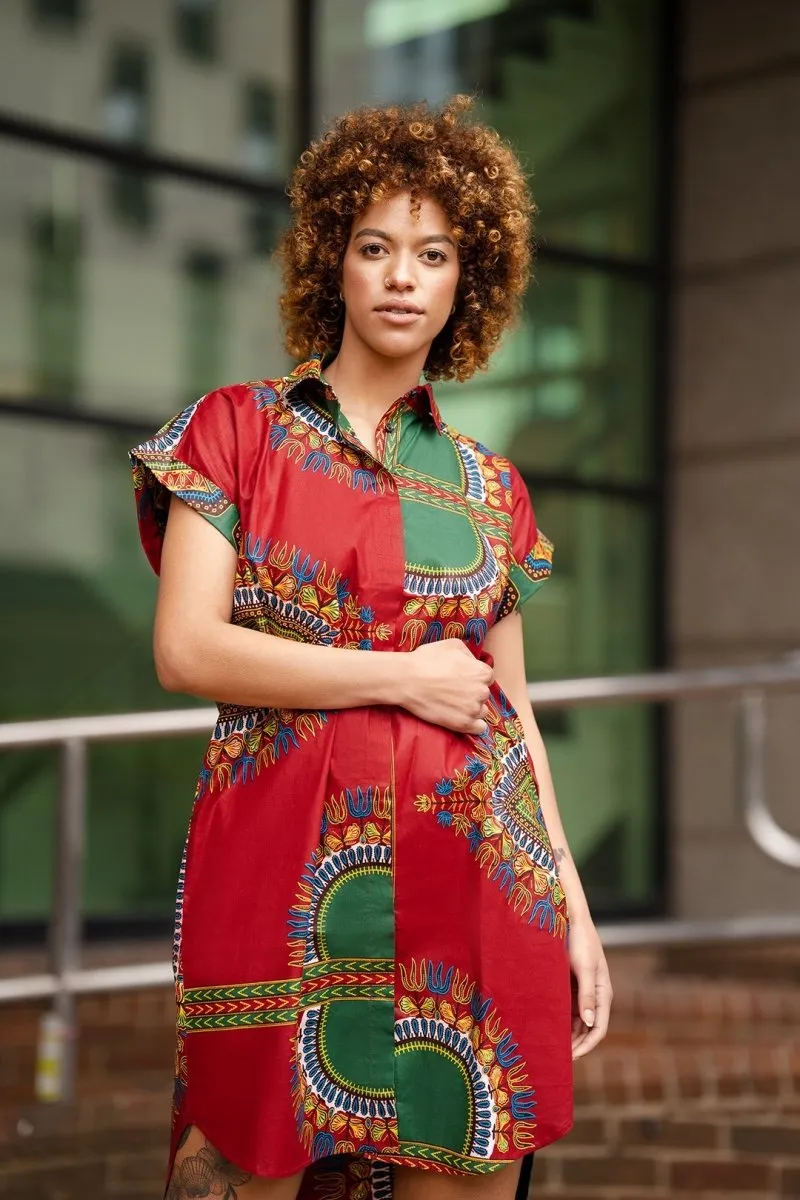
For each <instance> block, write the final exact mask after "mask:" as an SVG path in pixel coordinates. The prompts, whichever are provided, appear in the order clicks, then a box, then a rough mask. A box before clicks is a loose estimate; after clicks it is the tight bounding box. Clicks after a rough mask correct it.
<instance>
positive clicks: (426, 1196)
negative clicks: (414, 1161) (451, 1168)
mask: <svg viewBox="0 0 800 1200" xmlns="http://www.w3.org/2000/svg"><path fill="white" fill-rule="evenodd" d="M521 1168H522V1159H519V1160H518V1161H517V1162H513V1163H509V1165H508V1166H507V1167H501V1168H500V1170H499V1171H494V1172H493V1173H492V1174H491V1175H442V1174H441V1173H440V1172H438V1171H426V1170H420V1169H419V1168H417V1167H395V1174H394V1181H395V1182H394V1196H393V1200H514V1196H515V1193H516V1190H517V1183H518V1182H519V1173H520V1170H521Z"/></svg>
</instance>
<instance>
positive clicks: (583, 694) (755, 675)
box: [0, 654, 800, 1099]
mask: <svg viewBox="0 0 800 1200" xmlns="http://www.w3.org/2000/svg"><path fill="white" fill-rule="evenodd" d="M790 690H800V654H794V655H790V656H788V657H787V658H786V659H784V660H782V661H779V662H771V663H758V664H754V665H750V666H736V667H708V668H702V669H698V670H684V671H663V672H653V673H649V674H639V675H618V676H599V677H593V678H584V679H564V680H554V681H551V682H544V683H531V684H529V685H528V695H529V697H530V699H531V702H532V703H533V706H534V708H536V709H543V708H551V709H552V708H559V709H565V708H574V707H577V706H585V705H595V704H626V703H646V702H655V703H658V702H665V701H669V702H674V701H676V700H685V699H693V698H698V697H701V696H710V695H738V697H739V708H738V723H737V745H738V749H739V754H740V770H739V772H738V778H739V781H740V783H739V802H740V809H741V814H742V817H743V820H744V823H745V826H746V828H747V830H748V832H749V834H750V836H751V838H752V839H753V841H754V842H755V844H756V845H757V846H758V847H759V849H761V850H762V851H763V852H764V853H765V854H766V855H768V856H769V857H770V858H771V859H772V860H773V861H775V862H778V863H781V864H782V865H783V866H787V867H791V868H793V869H798V870H800V837H797V836H795V835H794V834H791V833H789V832H788V831H787V830H785V829H783V828H782V827H781V826H780V825H779V824H778V822H777V821H776V820H775V817H774V816H773V814H772V813H771V811H770V809H769V806H768V804H767V800H766V788H765V784H764V747H765V733H766V709H765V693H766V692H775V691H790ZM216 719H217V711H216V709H214V708H209V707H202V708H201V707H196V708H185V709H177V710H175V709H173V710H170V711H156V712H142V713H119V714H112V715H108V716H92V717H63V718H56V719H51V720H37V721H16V722H11V723H6V724H0V750H2V749H30V748H32V747H34V746H38V747H43V746H57V747H59V750H60V767H59V803H58V814H57V816H58V853H57V855H56V877H55V887H54V892H53V906H52V920H51V927H50V931H51V946H50V954H51V966H52V969H51V971H50V972H48V973H45V974H39V975H27V976H24V977H12V978H5V979H0V1003H2V1002H4V1001H6V1002H11V1001H20V1000H31V999H41V998H45V997H52V998H53V1001H54V1005H53V1011H54V1013H55V1015H56V1017H57V1019H58V1021H59V1022H60V1025H61V1028H62V1029H63V1030H64V1031H65V1035H64V1037H63V1046H62V1050H61V1053H62V1055H63V1062H62V1064H61V1069H60V1080H59V1088H58V1097H57V1098H59V1099H66V1098H69V1097H70V1096H71V1095H72V1093H73V1089H74V1069H75V1057H74V1055H75V1039H74V1037H72V1036H70V1033H71V1032H72V1031H73V1029H74V1023H75V998H76V996H77V995H79V994H83V993H87V992H106V991H122V990H125V989H129V988H139V987H161V986H165V985H168V984H169V982H170V980H171V978H172V975H171V968H170V965H169V963H166V962H156V963H142V964H135V965H134V964H132V965H126V966H118V967H104V968H81V966H80V952H81V913H80V897H81V893H82V884H83V859H84V850H85V834H86V830H85V806H86V792H87V751H88V747H89V746H90V745H92V744H95V743H98V742H111V741H132V740H140V739H150V738H159V737H173V736H176V735H188V734H197V733H206V734H207V733H208V732H209V730H210V729H211V728H213V725H214V723H215V721H216ZM600 932H601V935H602V937H603V941H604V943H605V944H606V945H607V946H632V945H667V944H670V943H675V942H684V941H702V940H727V939H734V938H748V937H755V936H758V937H765V936H774V937H779V936H800V915H797V916H795V915H794V914H788V915H771V916H756V917H748V918H735V919H733V920H727V921H669V920H667V921H646V922H636V923H630V924H625V925H606V926H604V927H601V931H600Z"/></svg>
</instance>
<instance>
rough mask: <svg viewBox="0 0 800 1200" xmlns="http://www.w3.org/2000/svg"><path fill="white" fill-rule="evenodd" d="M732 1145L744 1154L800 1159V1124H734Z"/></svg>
mask: <svg viewBox="0 0 800 1200" xmlns="http://www.w3.org/2000/svg"><path fill="white" fill-rule="evenodd" d="M731 1146H732V1147H733V1149H734V1150H738V1151H740V1152H741V1153H743V1154H767V1155H770V1156H774V1157H779V1158H797V1159H798V1160H800V1125H785V1126H783V1127H780V1126H775V1125H734V1127H733V1129H732V1130H731Z"/></svg>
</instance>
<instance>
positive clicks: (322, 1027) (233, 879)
mask: <svg viewBox="0 0 800 1200" xmlns="http://www.w3.org/2000/svg"><path fill="white" fill-rule="evenodd" d="M377 444H378V457H377V458H374V457H373V456H372V455H371V454H369V453H368V452H367V451H366V449H365V448H364V447H363V445H362V444H361V443H360V442H359V441H358V439H357V438H356V436H355V434H354V432H353V430H352V428H351V427H350V425H349V424H348V422H347V421H346V419H345V417H344V415H343V414H342V413H341V412H340V410H339V406H338V403H337V401H336V398H335V396H334V394H333V392H332V390H331V388H330V387H329V385H328V384H327V383H326V382H325V380H324V378H323V376H322V374H321V369H320V362H319V360H318V359H312V360H311V361H309V362H307V363H304V364H302V365H301V366H299V367H297V369H296V370H294V371H293V372H292V373H291V374H290V375H289V376H287V377H285V378H283V379H273V380H263V381H260V382H255V383H248V384H237V385H235V386H232V387H224V388H220V389H219V390H217V391H213V392H211V393H210V394H209V395H207V396H205V397H203V398H202V399H201V400H200V401H198V402H197V403H196V404H193V405H191V406H190V407H189V408H187V409H186V410H185V411H184V412H182V413H181V414H180V415H179V416H177V417H175V418H174V420H172V421H170V422H169V423H168V424H167V425H165V426H164V428H163V429H162V430H161V431H160V433H158V434H157V436H156V437H154V438H153V439H152V440H151V441H148V442H145V443H144V444H142V445H140V446H138V447H136V449H134V450H133V451H132V452H131V461H132V464H133V475H134V483H135V488H136V495H137V503H138V519H139V523H140V531H141V537H142V542H143V545H144V548H145V550H146V553H147V556H148V558H149V560H150V562H151V564H152V566H153V567H154V569H155V570H156V571H158V569H159V562H160V555H161V545H162V537H163V533H164V527H165V522H166V517H167V509H168V505H169V499H170V494H175V495H176V496H179V497H180V498H181V499H182V500H183V501H185V502H186V503H187V504H189V505H191V506H192V508H194V509H196V510H197V511H198V512H200V513H202V514H203V516H204V517H206V518H207V519H208V520H209V521H210V522H211V524H212V525H214V526H215V527H216V528H217V529H218V530H219V532H220V534H221V535H222V536H223V537H225V538H227V539H228V541H229V542H230V543H231V545H232V546H233V547H234V549H235V550H236V553H237V556H238V559H237V569H236V579H235V585H234V592H233V597H232V618H231V619H232V621H233V623H234V624H236V625H242V626H245V627H247V628H250V629H257V630H262V631H263V632H265V633H269V634H273V635H277V636H280V637H286V638H292V639H295V640H298V641H302V642H309V643H312V644H314V645H318V646H339V647H350V648H352V649H359V650H368V651H373V652H375V653H380V652H381V651H399V652H404V651H406V652H407V651H411V650H413V649H414V648H415V647H417V646H419V645H421V644H422V643H424V642H431V641H436V640H438V639H440V638H450V637H453V638H461V639H462V640H463V641H464V642H465V643H466V645H467V646H468V647H469V648H470V650H471V651H472V652H473V653H474V654H475V656H476V657H478V658H480V657H481V656H482V655H483V654H484V653H485V652H484V650H483V643H484V640H485V638H486V634H487V632H488V630H489V629H490V628H491V626H492V625H493V624H494V623H495V622H496V621H497V620H499V619H500V618H502V617H504V616H505V615H506V614H508V613H510V612H512V611H513V610H514V609H515V608H516V607H517V606H518V605H519V604H521V603H522V602H523V601H525V600H527V599H528V597H530V596H531V595H532V594H533V593H534V592H535V591H536V590H537V588H538V587H539V586H540V585H541V583H542V582H543V580H544V579H545V578H546V577H547V576H548V575H549V573H550V567H551V550H552V547H551V546H550V543H549V542H548V541H547V540H546V539H545V538H544V537H543V536H541V535H540V534H538V532H537V529H536V523H535V519H534V514H533V510H532V507H531V502H530V498H529V495H528V492H527V489H526V487H525V485H524V483H523V481H522V479H521V477H520V476H519V474H518V473H517V471H516V470H515V468H514V467H512V465H511V464H510V463H509V462H508V460H507V459H505V458H502V457H500V456H499V455H497V454H494V453H492V452H491V451H490V450H488V449H487V448H486V447H485V446H483V445H481V444H480V443H478V442H475V441H473V440H471V439H469V438H466V437H463V436H462V435H461V434H459V433H456V432H455V430H452V429H450V428H449V427H448V426H447V425H446V424H445V423H444V422H443V420H442V418H441V416H440V414H439V411H438V409H437V407H436V403H435V401H434V398H433V393H432V391H431V389H430V387H427V386H425V387H419V388H415V389H413V390H412V391H411V392H409V393H408V394H407V395H405V396H403V397H402V398H401V399H399V400H398V401H397V402H396V403H395V404H394V405H393V406H392V407H391V408H390V409H389V411H388V412H387V413H386V414H385V416H384V418H383V419H382V420H381V423H380V426H379V428H378V432H377ZM490 710H491V714H490V718H489V723H488V729H487V731H486V733H485V734H483V735H481V736H472V735H466V734H460V733H454V732H452V731H450V730H447V729H444V728H441V727H439V726H435V725H432V724H429V723H427V722H425V721H422V720H420V719H418V718H417V717H415V716H413V715H412V714H411V713H410V712H408V711H406V710H405V709H402V708H399V707H392V706H388V705H387V706H374V707H362V708H355V709H348V710H342V711H328V712H313V711H312V712H306V711H286V710H283V709H280V710H278V709H267V708H252V707H247V706H237V705H232V704H222V705H220V706H219V720H218V722H217V725H216V728H215V729H214V731H213V734H212V736H211V741H210V743H209V746H208V750H207V752H206V755H205V759H204V762H203V766H202V769H201V772H200V778H199V782H198V785H197V793H196V800H195V804H194V808H193V813H192V818H191V822H190V829H189V835H188V839H187V843H186V849H185V853H184V859H183V863H182V865H181V871H180V880H179V892H178V902H177V914H176V933H175V976H176V986H177V999H178V1048H177V1069H176V1080H175V1100H174V1121H173V1140H172V1154H173V1155H174V1152H175V1148H176V1145H177V1141H178V1139H179V1137H180V1134H181V1133H182V1131H183V1130H184V1129H185V1128H186V1126H187V1125H188V1124H193V1125H196V1126H198V1127H199V1128H200V1129H201V1130H202V1131H203V1133H204V1134H205V1135H206V1137H207V1138H208V1139H209V1140H210V1141H211V1143H212V1144H213V1145H215V1146H216V1147H217V1149H218V1150H219V1151H221V1153H222V1154H223V1155H224V1156H225V1157H226V1158H227V1159H229V1160H230V1161H231V1162H233V1163H235V1164H236V1165H237V1166H238V1167H240V1168H242V1169H243V1170H245V1171H247V1172H251V1173H253V1174H257V1175H264V1176H272V1177H277V1176H286V1175H291V1174H294V1173H295V1172H298V1171H300V1170H303V1169H304V1168H307V1171H306V1175H305V1179H304V1184H303V1187H302V1189H301V1194H302V1195H303V1196H308V1197H310V1196H315V1195H324V1196H327V1197H333V1196H334V1195H335V1196H336V1197H337V1200H338V1198H339V1197H343V1198H349V1200H370V1198H375V1200H377V1198H378V1197H380V1200H387V1198H390V1197H391V1191H392V1184H391V1165H392V1164H405V1165H411V1166H416V1167H425V1168H430V1169H433V1170H437V1171H446V1172H466V1173H476V1174H480V1173H485V1172H489V1171H492V1170H495V1169H497V1168H499V1167H500V1166H502V1165H503V1164H504V1163H508V1162H510V1161H511V1160H513V1159H517V1158H520V1157H521V1156H522V1155H524V1154H527V1153H530V1152H532V1151H533V1150H535V1149H536V1148H538V1147H541V1146H544V1145H546V1144H547V1143H548V1142H552V1141H554V1140H555V1139H556V1138H559V1137H561V1136H562V1135H563V1134H565V1133H566V1132H567V1131H568V1129H569V1128H570V1125H571V1121H572V1068H571V1052H570V1041H571V1029H570V1021H571V1018H570V977H569V964H568V957H567V952H566V942H565V934H566V929H567V913H566V904H565V899H564V893H563V891H562V888H561V886H560V884H559V879H558V874H557V870H556V864H555V862H554V859H553V855H552V850H551V846H550V842H549V839H548V835H547V831H546V829H545V826H544V821H543V818H542V811H541V807H540V804H539V798H538V795H537V790H536V783H535V779H534V773H533V764H532V761H531V758H530V755H529V753H528V750H527V748H526V745H525V741H524V736H523V730H522V727H521V724H520V722H519V719H518V717H517V715H516V713H515V711H514V709H513V708H512V707H511V704H510V703H509V701H508V699H507V698H506V697H505V695H504V694H503V692H502V691H501V690H500V688H499V687H498V686H497V685H496V684H495V685H494V686H493V687H492V696H491V702H490Z"/></svg>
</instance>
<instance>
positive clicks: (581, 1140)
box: [537, 1116, 608, 1161]
mask: <svg viewBox="0 0 800 1200" xmlns="http://www.w3.org/2000/svg"><path fill="white" fill-rule="evenodd" d="M607 1142H608V1126H607V1123H606V1122H605V1121H603V1120H601V1119H600V1118H599V1117H581V1116H577V1117H576V1118H575V1124H574V1125H573V1127H572V1130H571V1131H570V1133H569V1134H567V1136H566V1137H565V1138H564V1139H563V1142H562V1143H561V1145H569V1146H576V1145H581V1146H604V1145H605V1144H606V1143H607ZM537 1161H538V1160H537Z"/></svg>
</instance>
